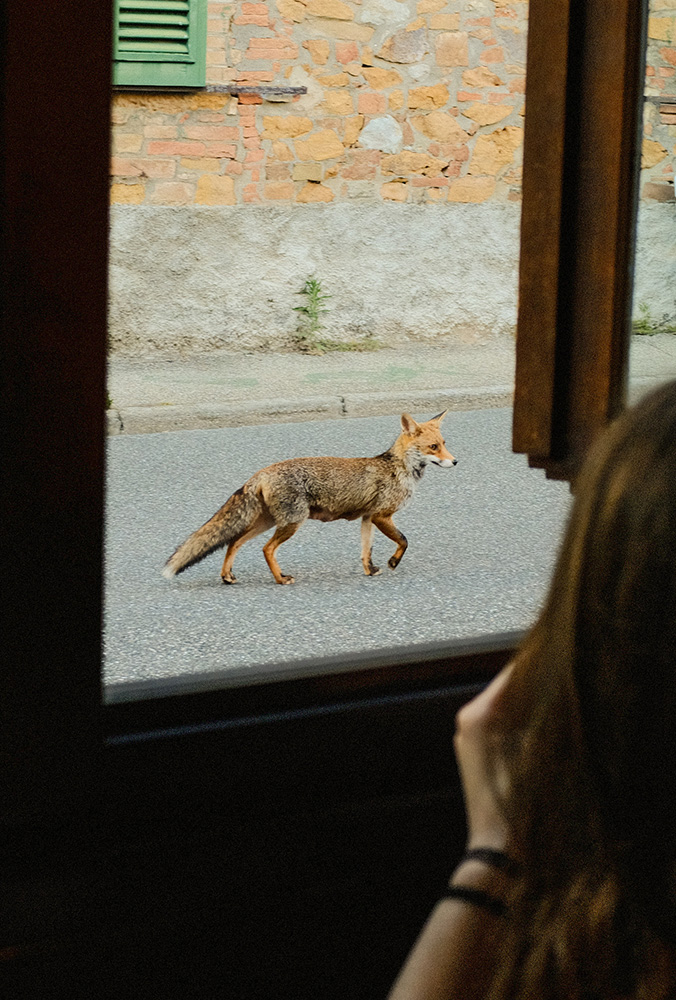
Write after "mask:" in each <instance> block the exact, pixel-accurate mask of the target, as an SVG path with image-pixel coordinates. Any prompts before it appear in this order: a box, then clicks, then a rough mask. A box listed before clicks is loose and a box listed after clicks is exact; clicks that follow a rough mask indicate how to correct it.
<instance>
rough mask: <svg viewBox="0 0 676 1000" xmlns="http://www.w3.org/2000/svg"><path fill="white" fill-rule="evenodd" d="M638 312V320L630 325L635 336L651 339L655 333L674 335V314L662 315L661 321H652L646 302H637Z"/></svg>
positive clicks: (675, 326) (675, 322) (675, 323)
mask: <svg viewBox="0 0 676 1000" xmlns="http://www.w3.org/2000/svg"><path fill="white" fill-rule="evenodd" d="M674 305H676V302H674ZM638 311H639V316H638V318H637V319H634V320H633V321H632V324H631V332H632V333H635V334H636V335H637V336H640V337H652V336H653V335H654V334H655V333H676V313H662V318H661V319H654V318H653V316H652V315H651V313H650V307H649V306H648V304H647V302H639V305H638Z"/></svg>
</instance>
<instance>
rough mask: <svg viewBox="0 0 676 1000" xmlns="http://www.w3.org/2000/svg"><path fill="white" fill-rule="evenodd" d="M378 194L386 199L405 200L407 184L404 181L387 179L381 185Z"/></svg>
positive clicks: (406, 198) (406, 197)
mask: <svg viewBox="0 0 676 1000" xmlns="http://www.w3.org/2000/svg"><path fill="white" fill-rule="evenodd" d="M380 194H381V197H383V198H384V199H385V200H386V201H401V202H404V201H407V200H408V184H406V182H405V181H388V182H387V183H386V184H383V185H382V186H381V188H380Z"/></svg>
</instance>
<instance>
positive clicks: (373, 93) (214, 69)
mask: <svg viewBox="0 0 676 1000" xmlns="http://www.w3.org/2000/svg"><path fill="white" fill-rule="evenodd" d="M527 10H528V8H527V3H526V2H525V0H460V2H459V0H307V2H306V0H267V2H265V3H262V2H247V0H233V2H230V3H223V2H213V0H212V2H210V3H209V32H208V40H207V46H208V48H207V82H208V84H211V85H221V86H222V85H225V84H239V85H242V86H245V87H249V88H250V87H255V86H263V87H265V86H270V85H273V84H274V85H278V86H280V87H286V88H299V87H304V88H306V90H307V93H306V94H304V95H302V96H296V97H294V98H288V99H287V101H284V100H283V96H284V95H281V97H282V102H280V101H279V96H280V95H279V94H278V95H274V96H275V99H274V101H273V100H267V99H266V95H265V94H263V96H261V94H257V93H251V92H249V93H240V94H239V95H238V96H236V97H230V96H229V95H228V94H224V93H193V94H161V93H160V94H152V93H126V92H118V93H117V94H116V95H115V97H114V102H113V113H112V114H113V150H114V155H113V160H112V173H113V177H114V182H113V186H112V200H113V201H114V202H120V203H126V204H141V203H145V204H156V205H189V204H196V205H234V204H241V203H264V202H287V203H294V204H307V203H315V202H319V203H329V202H334V201H341V200H348V199H355V198H370V199H376V200H382V201H393V202H429V201H434V202H439V201H450V202H482V201H485V200H487V199H494V200H497V201H508V200H511V201H514V200H518V199H519V197H520V150H521V143H522V135H523V129H522V124H523V118H522V115H523V106H524V91H525V52H526V30H527Z"/></svg>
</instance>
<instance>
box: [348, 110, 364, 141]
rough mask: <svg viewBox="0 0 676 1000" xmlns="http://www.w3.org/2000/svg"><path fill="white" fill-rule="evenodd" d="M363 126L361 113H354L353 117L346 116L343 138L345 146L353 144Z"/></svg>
mask: <svg viewBox="0 0 676 1000" xmlns="http://www.w3.org/2000/svg"><path fill="white" fill-rule="evenodd" d="M363 127H364V116H363V115H355V116H354V118H348V120H347V121H346V122H345V137H344V139H343V142H344V143H345V145H346V146H354V144H355V142H356V141H357V139H358V138H359V133H360V132H361V130H362V129H363Z"/></svg>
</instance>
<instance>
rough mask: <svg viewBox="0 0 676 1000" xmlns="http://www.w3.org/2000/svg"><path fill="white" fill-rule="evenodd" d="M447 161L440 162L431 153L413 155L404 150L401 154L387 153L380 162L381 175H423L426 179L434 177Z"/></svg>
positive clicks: (409, 151) (411, 152)
mask: <svg viewBox="0 0 676 1000" xmlns="http://www.w3.org/2000/svg"><path fill="white" fill-rule="evenodd" d="M447 164H448V160H440V159H438V158H437V157H435V156H432V155H431V153H414V152H413V151H412V150H410V149H404V150H403V151H402V152H401V153H388V154H387V155H386V156H383V158H382V160H381V161H380V169H381V170H382V172H383V174H385V175H387V174H399V175H402V174H403V175H406V174H423V175H425V176H426V177H436V175H437V174H439V173H440V172H441V171H442V170H443V168H444V167H445V166H447Z"/></svg>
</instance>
